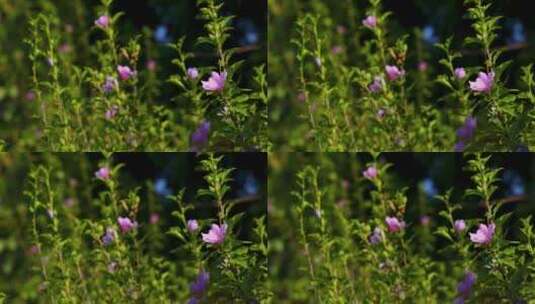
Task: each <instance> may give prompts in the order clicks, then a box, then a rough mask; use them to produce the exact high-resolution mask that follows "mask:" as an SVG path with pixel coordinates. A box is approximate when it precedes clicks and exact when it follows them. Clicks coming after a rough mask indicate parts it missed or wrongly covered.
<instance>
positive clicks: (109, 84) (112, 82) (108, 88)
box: [102, 76, 119, 94]
mask: <svg viewBox="0 0 535 304" xmlns="http://www.w3.org/2000/svg"><path fill="white" fill-rule="evenodd" d="M117 87H119V82H118V81H117V79H116V78H115V77H112V76H108V77H106V82H105V83H104V85H103V86H102V90H103V91H104V93H106V94H109V93H111V92H113V91H115V90H117Z"/></svg>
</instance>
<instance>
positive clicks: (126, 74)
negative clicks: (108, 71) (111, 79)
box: [117, 65, 136, 81]
mask: <svg viewBox="0 0 535 304" xmlns="http://www.w3.org/2000/svg"><path fill="white" fill-rule="evenodd" d="M117 72H118V73H119V77H120V78H121V80H123V81H125V80H128V79H130V78H131V77H134V76H136V72H135V71H132V69H130V67H128V66H123V65H118V66H117Z"/></svg>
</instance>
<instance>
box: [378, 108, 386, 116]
mask: <svg viewBox="0 0 535 304" xmlns="http://www.w3.org/2000/svg"><path fill="white" fill-rule="evenodd" d="M385 115H386V110H385V109H382V108H381V109H379V110H378V111H377V118H378V119H383V118H384V117H385Z"/></svg>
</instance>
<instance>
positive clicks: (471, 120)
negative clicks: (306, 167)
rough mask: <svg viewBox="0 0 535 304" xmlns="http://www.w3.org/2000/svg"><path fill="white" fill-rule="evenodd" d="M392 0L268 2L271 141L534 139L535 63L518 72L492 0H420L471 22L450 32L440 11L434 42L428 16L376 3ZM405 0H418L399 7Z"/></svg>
mask: <svg viewBox="0 0 535 304" xmlns="http://www.w3.org/2000/svg"><path fill="white" fill-rule="evenodd" d="M394 2H395V1H390V2H388V1H381V0H370V1H337V2H329V3H327V2H324V1H299V0H293V1H278V0H273V1H271V2H269V3H270V6H269V9H270V12H271V19H270V31H269V35H270V37H269V40H270V42H271V45H272V47H271V48H270V50H269V52H270V53H269V59H270V67H269V69H270V74H269V76H270V98H271V100H272V102H271V104H272V106H271V107H270V121H272V124H270V125H271V126H272V132H271V138H272V140H273V141H274V145H277V146H281V147H285V148H287V149H292V150H307V151H311V150H313V151H451V150H456V151H463V150H468V151H471V150H472V151H517V150H521V151H525V150H527V149H529V148H530V147H533V142H534V138H533V132H531V129H532V128H533V122H534V119H533V113H532V112H533V111H532V109H533V104H534V99H533V69H532V66H531V65H526V66H524V67H523V68H522V71H521V74H520V75H516V73H515V71H514V70H512V69H511V64H512V63H513V60H509V59H511V56H509V55H508V54H506V52H507V51H514V50H516V48H517V47H518V45H511V47H509V45H507V46H505V47H502V46H500V45H499V43H498V41H497V40H498V39H497V38H498V30H499V28H500V26H501V24H502V23H500V22H501V18H500V17H499V16H498V15H497V13H496V12H494V11H493V10H492V4H493V3H494V2H497V3H501V1H484V0H465V1H463V10H462V11H461V12H459V8H458V7H457V6H456V5H455V4H454V3H453V2H454V1H443V2H441V3H431V2H427V5H428V6H431V8H430V10H432V9H433V8H432V7H435V6H440V8H441V10H440V11H439V12H437V13H436V15H440V14H442V15H444V14H450V15H456V16H459V15H465V17H466V18H467V19H468V22H470V23H471V26H472V29H471V31H470V32H469V33H468V34H467V35H466V36H461V35H463V33H462V32H461V33H459V32H458V31H455V32H454V34H451V33H452V32H451V31H454V29H456V28H457V27H456V26H455V24H451V22H449V21H450V20H447V21H446V22H447V23H448V26H449V29H450V32H449V33H448V35H452V36H450V38H448V39H444V40H443V41H442V42H440V41H439V40H438V37H437V36H436V34H433V31H432V28H429V29H424V31H422V30H421V29H419V28H416V29H414V30H413V29H406V26H405V27H404V26H403V24H400V22H397V20H396V17H397V16H396V14H395V13H392V12H389V11H385V9H384V6H385V5H386V3H390V5H391V6H395V5H396V4H393V3H394ZM415 2H417V3H421V2H422V1H409V2H408V3H406V4H404V5H402V7H401V8H399V7H398V10H400V11H403V10H404V9H407V10H408V8H407V7H406V6H405V5H407V6H409V5H413V3H415ZM506 3H509V2H506ZM522 3H524V2H522ZM523 5H524V6H526V5H528V3H527V2H526V3H524V4H523ZM397 6H400V5H399V4H397ZM413 6H414V5H413ZM421 6H423V4H421ZM444 6H446V7H450V8H451V7H453V8H452V9H451V10H454V11H453V12H450V13H448V12H445V10H444V9H443V8H444ZM411 22H412V23H411V24H414V23H415V22H414V21H411ZM289 27H292V28H294V29H295V30H294V31H293V32H292V33H291V34H290V35H289V34H288V32H287V31H284V30H283V29H286V28H289ZM288 36H290V37H291V38H292V43H291V44H288V43H285V41H287V40H288ZM285 38H286V39H285ZM500 43H501V42H500ZM433 44H435V45H434V46H432V45H433ZM518 60H519V61H520V60H522V59H521V58H519V59H518ZM282 130H285V132H282ZM287 130H290V131H287Z"/></svg>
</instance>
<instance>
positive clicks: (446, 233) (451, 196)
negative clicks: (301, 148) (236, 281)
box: [268, 154, 535, 303]
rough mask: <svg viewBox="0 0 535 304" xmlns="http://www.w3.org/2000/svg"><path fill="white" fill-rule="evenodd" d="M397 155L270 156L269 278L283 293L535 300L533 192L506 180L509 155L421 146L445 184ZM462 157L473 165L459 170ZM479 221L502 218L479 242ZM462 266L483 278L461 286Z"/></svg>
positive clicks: (312, 299)
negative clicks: (429, 180) (521, 193)
mask: <svg viewBox="0 0 535 304" xmlns="http://www.w3.org/2000/svg"><path fill="white" fill-rule="evenodd" d="M397 157H398V156H396V155H389V154H386V155H384V156H380V155H374V156H371V157H370V156H369V155H362V154H361V155H354V154H328V155H326V154H276V155H271V156H270V162H269V163H270V176H269V181H270V182H269V191H268V192H269V197H270V206H269V238H270V242H269V243H270V255H269V261H270V286H271V288H272V290H274V292H275V297H274V298H275V299H276V302H277V303H452V301H453V300H454V299H456V301H459V302H455V303H463V302H460V299H462V300H464V301H466V303H528V302H529V303H531V301H533V300H535V294H534V293H533V290H534V287H535V280H534V279H535V260H534V257H535V251H534V246H535V234H534V232H535V230H534V228H533V221H532V217H531V216H530V215H533V213H534V212H535V210H534V209H533V205H532V203H533V200H532V198H530V197H518V196H510V194H507V191H505V190H507V186H506V184H505V182H502V181H500V178H502V177H503V176H506V175H503V174H504V172H503V171H502V169H501V168H500V164H504V163H506V159H507V157H506V156H505V155H492V156H489V157H490V158H491V159H490V160H489V158H486V157H483V156H482V155H466V156H465V157H466V159H465V160H462V159H460V158H461V157H460V156H459V157H457V158H455V157H456V156H455V155H452V154H450V155H443V154H439V155H437V154H435V155H430V154H427V155H414V157H412V158H413V159H414V162H415V163H416V162H422V163H424V164H428V165H429V167H430V168H431V167H432V166H431V165H432V164H434V165H433V166H438V167H436V168H435V169H437V170H438V171H437V172H441V173H438V174H437V179H436V180H435V181H442V182H441V185H442V188H436V189H434V190H430V189H429V187H428V189H427V190H425V188H423V187H422V184H421V183H420V181H421V180H420V181H418V180H415V179H414V178H413V176H415V175H416V174H417V173H416V172H414V168H417V167H418V166H416V164H412V165H409V164H405V166H408V169H407V168H405V172H404V173H403V174H401V173H402V170H400V168H402V167H403V164H402V163H401V162H402V160H403V159H411V157H405V158H403V157H401V158H400V159H398V160H396V162H395V163H389V162H388V159H389V158H392V159H396V158H397ZM417 160H419V161H417ZM435 160H436V161H435ZM461 163H465V164H466V166H465V168H464V174H461V175H459V172H462V171H460V169H461V168H459V167H458V166H459V165H460V164H461ZM527 163H528V162H524V163H523V164H527ZM369 168H375V169H377V171H375V172H374V171H373V170H370V169H369ZM409 170H410V171H409ZM430 170H431V169H430ZM406 171H409V172H406ZM507 172H509V171H507ZM508 174H509V173H508ZM438 185H440V184H437V183H435V186H434V187H431V188H435V187H437V186H438ZM530 185H531V189H532V187H533V183H532V182H531V181H530ZM444 187H446V188H444ZM290 189H293V191H291V190H290ZM447 189H449V190H447ZM439 190H440V192H441V193H438V195H437V196H435V198H433V197H432V195H433V194H435V193H431V192H438V191H439ZM425 191H427V193H426V192H425ZM531 191H532V190H530V192H529V193H531ZM290 192H292V194H290ZM393 218H395V220H394V219H393ZM458 220H463V221H464V222H462V223H460V222H457V221H458ZM392 222H393V223H392ZM398 224H399V225H398ZM481 224H487V225H492V224H495V225H496V230H495V233H493V234H491V235H490V239H488V240H484V242H485V243H476V242H475V241H474V240H477V237H475V236H474V235H475V234H476V231H477V230H480V229H481V226H480V225H481ZM477 234H479V233H477ZM465 273H472V274H475V283H474V282H473V281H472V285H470V286H469V287H468V288H465V289H464V290H463V289H461V290H463V292H461V291H458V288H460V287H458V286H460V282H462V281H463V279H464V277H465ZM458 284H459V285H458Z"/></svg>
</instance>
